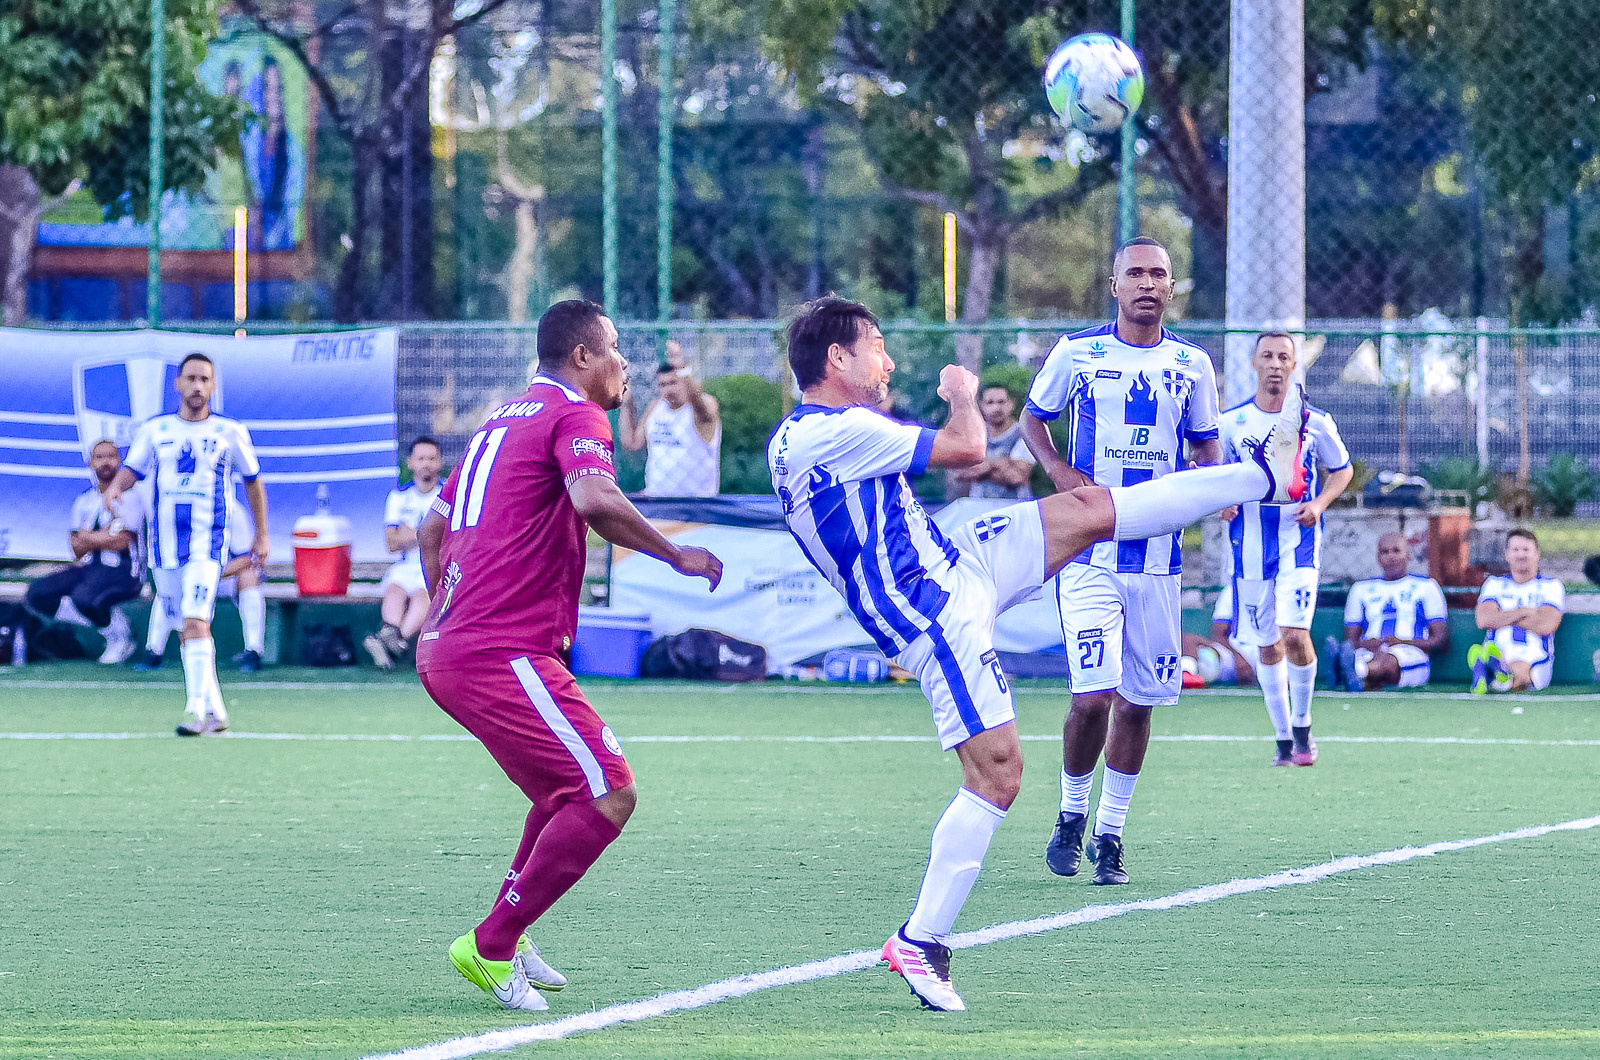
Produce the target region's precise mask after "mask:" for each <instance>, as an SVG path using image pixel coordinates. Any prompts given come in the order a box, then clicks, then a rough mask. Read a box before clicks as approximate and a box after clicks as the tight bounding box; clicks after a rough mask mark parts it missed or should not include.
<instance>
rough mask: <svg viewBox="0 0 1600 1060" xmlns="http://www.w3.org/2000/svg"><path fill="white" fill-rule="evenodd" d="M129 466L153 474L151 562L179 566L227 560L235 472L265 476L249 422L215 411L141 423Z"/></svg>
mask: <svg viewBox="0 0 1600 1060" xmlns="http://www.w3.org/2000/svg"><path fill="white" fill-rule="evenodd" d="M124 466H125V467H127V468H128V469H129V470H131V471H132V472H133V473H134V475H135V476H136V477H137V478H140V479H143V478H145V477H146V476H149V477H150V479H151V506H152V508H153V511H152V513H151V516H152V517H151V520H150V565H151V566H152V567H159V568H161V569H162V570H176V569H178V568H179V567H182V566H183V565H184V564H186V563H188V562H189V561H190V560H197V559H212V560H216V561H217V562H218V563H226V562H227V553H228V494H229V492H230V489H229V482H230V481H231V479H230V476H232V475H235V474H237V475H239V476H240V477H241V478H243V479H244V480H245V481H246V482H253V481H254V480H255V478H256V476H257V475H259V474H261V464H260V462H259V461H257V459H256V451H255V447H254V446H252V445H251V444H250V432H249V431H247V430H245V427H244V424H242V423H240V422H239V421H237V420H230V419H228V418H226V417H224V416H218V415H216V414H214V413H213V414H212V415H210V416H207V417H206V418H205V419H203V420H200V421H199V422H198V423H191V422H189V421H188V420H184V419H180V418H179V417H178V416H176V415H166V416H157V417H155V418H154V419H151V420H146V421H145V422H144V423H142V424H140V426H139V429H138V431H136V432H135V433H134V436H133V444H132V445H130V446H129V447H128V459H127V460H126V461H125V462H124Z"/></svg>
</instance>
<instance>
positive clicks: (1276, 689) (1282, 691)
mask: <svg viewBox="0 0 1600 1060" xmlns="http://www.w3.org/2000/svg"><path fill="white" fill-rule="evenodd" d="M1315 673H1316V669H1315V667H1313V668H1312V674H1313V676H1315ZM1256 677H1257V678H1258V679H1259V680H1260V681H1261V698H1262V699H1264V700H1266V701H1267V717H1269V718H1271V719H1272V731H1273V732H1275V733H1277V734H1278V739H1280V740H1287V739H1289V738H1290V736H1289V662H1288V660H1287V659H1279V660H1278V661H1277V662H1275V663H1261V664H1259V665H1258V666H1257V667H1256Z"/></svg>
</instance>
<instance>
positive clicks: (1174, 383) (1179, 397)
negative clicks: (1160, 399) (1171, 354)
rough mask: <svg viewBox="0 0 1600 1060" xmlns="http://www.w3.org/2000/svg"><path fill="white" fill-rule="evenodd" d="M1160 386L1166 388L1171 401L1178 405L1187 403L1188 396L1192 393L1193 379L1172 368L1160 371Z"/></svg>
mask: <svg viewBox="0 0 1600 1060" xmlns="http://www.w3.org/2000/svg"><path fill="white" fill-rule="evenodd" d="M1161 385H1162V386H1164V387H1166V388H1167V393H1169V394H1171V395H1172V397H1173V400H1175V401H1177V402H1178V404H1180V405H1187V404H1188V403H1189V395H1190V394H1191V393H1193V391H1194V378H1193V377H1192V376H1189V375H1186V374H1185V373H1183V372H1180V371H1177V370H1176V369H1173V368H1163V369H1162V370H1161Z"/></svg>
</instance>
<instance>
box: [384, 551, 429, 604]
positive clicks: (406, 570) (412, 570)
mask: <svg viewBox="0 0 1600 1060" xmlns="http://www.w3.org/2000/svg"><path fill="white" fill-rule="evenodd" d="M391 585H398V586H399V587H400V588H402V589H404V590H405V594H406V597H407V598H408V599H409V598H410V597H413V596H415V595H416V594H418V593H420V592H422V591H423V590H424V589H426V588H427V587H428V584H427V581H426V580H425V579H424V578H423V577H422V559H421V557H418V558H415V559H403V560H401V561H400V562H398V563H394V564H391V565H390V566H389V569H388V570H386V571H384V572H383V588H384V589H385V590H387V589H388V588H389V586H391Z"/></svg>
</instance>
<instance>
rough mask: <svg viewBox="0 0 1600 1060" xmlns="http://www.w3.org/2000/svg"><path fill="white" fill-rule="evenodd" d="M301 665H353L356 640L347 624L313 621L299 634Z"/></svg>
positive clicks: (354, 662)
mask: <svg viewBox="0 0 1600 1060" xmlns="http://www.w3.org/2000/svg"><path fill="white" fill-rule="evenodd" d="M300 664H301V665H302V666H354V665H355V664H356V640H355V637H353V636H352V635H351V634H350V627H349V626H332V625H329V624H328V623H326V622H313V623H311V624H310V625H309V626H307V627H306V628H305V629H304V630H303V631H302V632H301V634H300Z"/></svg>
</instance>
